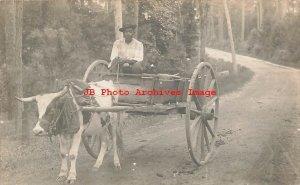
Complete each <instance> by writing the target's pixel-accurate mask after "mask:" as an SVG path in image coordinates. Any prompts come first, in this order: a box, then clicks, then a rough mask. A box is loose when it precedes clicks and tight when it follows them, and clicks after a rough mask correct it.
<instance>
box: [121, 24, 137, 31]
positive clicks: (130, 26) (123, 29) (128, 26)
mask: <svg viewBox="0 0 300 185" xmlns="http://www.w3.org/2000/svg"><path fill="white" fill-rule="evenodd" d="M129 28H132V29H135V28H136V25H134V24H128V25H124V26H123V27H122V28H120V29H119V31H120V32H124V31H125V30H127V29H129Z"/></svg>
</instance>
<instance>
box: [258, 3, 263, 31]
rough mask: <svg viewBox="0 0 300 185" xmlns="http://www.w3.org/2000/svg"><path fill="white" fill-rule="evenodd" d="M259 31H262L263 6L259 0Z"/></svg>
mask: <svg viewBox="0 0 300 185" xmlns="http://www.w3.org/2000/svg"><path fill="white" fill-rule="evenodd" d="M258 7H259V30H262V29H263V4H262V0H259V6H258Z"/></svg>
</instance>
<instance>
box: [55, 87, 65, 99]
mask: <svg viewBox="0 0 300 185" xmlns="http://www.w3.org/2000/svg"><path fill="white" fill-rule="evenodd" d="M67 91H68V87H67V86H65V87H64V89H63V90H61V91H59V92H57V93H55V94H56V95H55V98H59V97H61V96H63V95H64V94H66V92H67Z"/></svg>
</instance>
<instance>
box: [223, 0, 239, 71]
mask: <svg viewBox="0 0 300 185" xmlns="http://www.w3.org/2000/svg"><path fill="white" fill-rule="evenodd" d="M223 3H224V9H225V16H226V21H227V29H228V36H229V39H230V46H231V54H232V64H233V74H234V75H237V66H236V56H235V48H234V42H233V35H232V29H231V20H230V15H229V10H228V6H227V0H224V1H223Z"/></svg>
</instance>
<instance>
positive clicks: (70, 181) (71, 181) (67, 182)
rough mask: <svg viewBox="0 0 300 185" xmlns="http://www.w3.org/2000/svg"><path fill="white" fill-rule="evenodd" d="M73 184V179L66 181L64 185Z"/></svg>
mask: <svg viewBox="0 0 300 185" xmlns="http://www.w3.org/2000/svg"><path fill="white" fill-rule="evenodd" d="M74 183H75V179H69V180H66V184H74Z"/></svg>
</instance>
